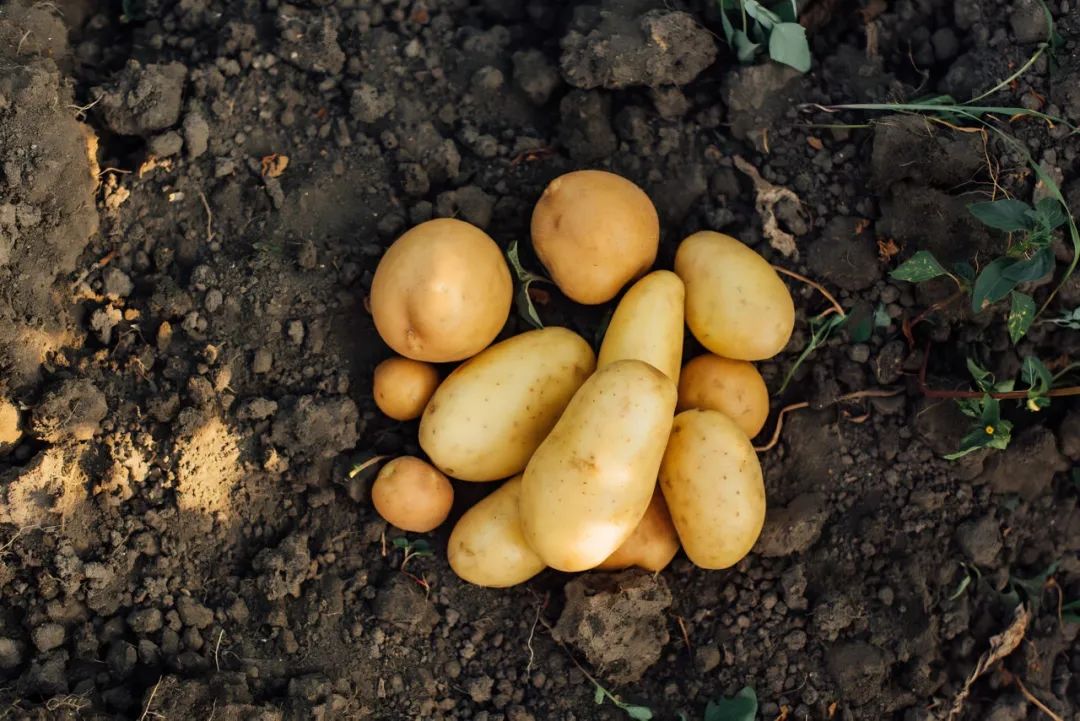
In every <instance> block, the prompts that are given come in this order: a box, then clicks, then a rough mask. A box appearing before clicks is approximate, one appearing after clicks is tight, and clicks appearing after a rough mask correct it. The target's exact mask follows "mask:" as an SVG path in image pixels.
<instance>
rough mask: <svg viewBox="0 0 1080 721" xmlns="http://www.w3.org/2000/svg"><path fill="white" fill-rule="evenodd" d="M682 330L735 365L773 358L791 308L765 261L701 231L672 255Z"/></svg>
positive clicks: (787, 332)
mask: <svg viewBox="0 0 1080 721" xmlns="http://www.w3.org/2000/svg"><path fill="white" fill-rule="evenodd" d="M675 273H676V274H678V276H679V277H680V278H682V280H683V283H685V284H686V324H687V325H688V326H690V332H691V333H693V334H694V337H695V338H697V339H698V341H700V342H701V345H703V346H705V347H706V348H707V349H709V350H711V351H712V352H713V353H716V354H717V355H720V356H724V357H725V358H735V359H737V360H750V361H752V360H764V359H765V358H772V357H773V356H774V355H776V354H777V353H779V352H780V351H781V350H783V349H784V346H785V345H787V342H788V339H790V338H791V331H792V329H793V328H794V327H795V304H794V302H792V300H791V293H790V292H788V289H787V286H786V285H784V281H782V280H780V276H779V275H777V273H776V271H775V270H773V268H772V266H771V265H769V263H768V261H767V260H765V259H764V258H762V257H761V256H760V255H758V254H757V253H755V252H754V251H753V250H752V249H750V248H749V247H747V246H746V245H743V244H742V243H741V242H739V241H738V240H736V239H735V238H732V237H731V236H730V235H724V234H723V233H715V232H713V231H711V230H703V231H701V232H699V233H694V234H693V235H691V236H689V237H688V238H686V239H685V240H684V241H683V242H682V243H681V244H680V245H679V249H678V251H676V253H675Z"/></svg>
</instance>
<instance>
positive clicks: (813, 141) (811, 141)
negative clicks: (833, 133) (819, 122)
mask: <svg viewBox="0 0 1080 721" xmlns="http://www.w3.org/2000/svg"><path fill="white" fill-rule="evenodd" d="M806 144H807V145H809V146H810V147H811V148H813V149H814V150H823V149H824V148H825V144H824V143H822V142H821V138H818V137H815V136H813V135H811V136H809V137H807V138H806Z"/></svg>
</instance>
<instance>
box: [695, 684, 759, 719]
mask: <svg viewBox="0 0 1080 721" xmlns="http://www.w3.org/2000/svg"><path fill="white" fill-rule="evenodd" d="M757 708H758V703H757V694H756V693H754V689H752V688H750V687H749V686H744V687H743V688H742V690H740V691H739V692H738V693H737V694H735V695H734V696H733V697H731V698H719V699H717V700H715V701H710V702H709V704H708V706H706V707H705V720H704V721H754V718H755V717H756V716H757Z"/></svg>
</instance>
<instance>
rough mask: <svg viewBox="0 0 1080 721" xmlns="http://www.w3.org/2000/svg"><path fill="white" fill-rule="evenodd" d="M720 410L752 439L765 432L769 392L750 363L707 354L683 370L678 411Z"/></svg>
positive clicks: (694, 360) (680, 380) (695, 359)
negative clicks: (762, 430) (763, 428)
mask: <svg viewBox="0 0 1080 721" xmlns="http://www.w3.org/2000/svg"><path fill="white" fill-rule="evenodd" d="M691 408H697V409H698V410H702V411H720V412H721V413H723V414H724V415H725V416H727V417H728V418H730V419H731V420H733V421H735V424H736V425H738V426H739V428H741V429H742V432H743V433H745V434H746V435H747V436H748V437H750V438H753V437H754V436H756V435H757V434H758V433H761V429H762V427H763V426H764V425H765V420H766V419H767V418H768V417H769V389H768V388H766V387H765V380H764V379H763V378H762V377H761V374H760V373H758V370H757V368H755V367H754V364H753V363H750V362H749V361H741V360H732V359H730V358H721V357H720V356H718V355H713V354H712V353H705V354H703V355H699V356H698V357H697V358H694V359H693V360H692V361H690V362H689V363H687V364H686V365H685V366H684V367H683V369H682V378H680V379H679V405H678V408H676V410H677V411H680V412H681V411H686V410H690V409H691Z"/></svg>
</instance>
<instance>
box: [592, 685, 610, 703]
mask: <svg viewBox="0 0 1080 721" xmlns="http://www.w3.org/2000/svg"><path fill="white" fill-rule="evenodd" d="M605 696H607V691H605V690H604V687H603V686H601V685H600V684H597V685H596V690H595V691H593V697H592V700H593V703H595V704H602V703H604V697H605Z"/></svg>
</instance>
